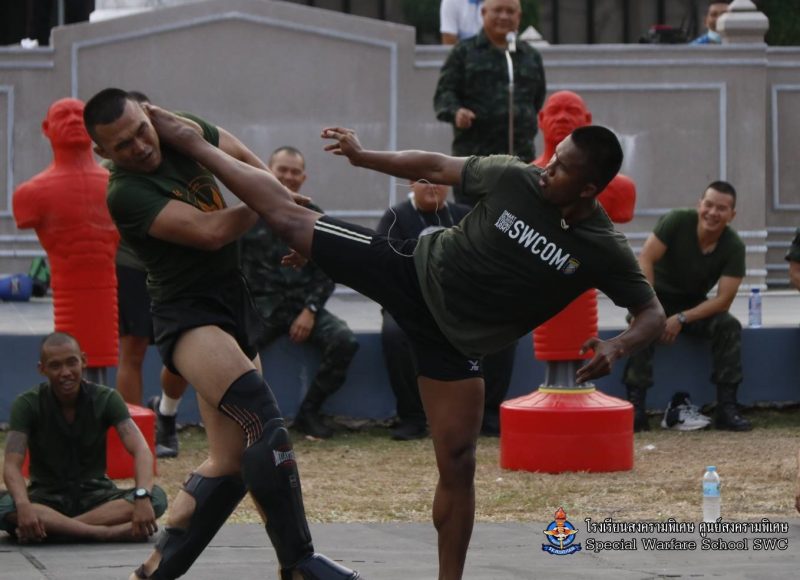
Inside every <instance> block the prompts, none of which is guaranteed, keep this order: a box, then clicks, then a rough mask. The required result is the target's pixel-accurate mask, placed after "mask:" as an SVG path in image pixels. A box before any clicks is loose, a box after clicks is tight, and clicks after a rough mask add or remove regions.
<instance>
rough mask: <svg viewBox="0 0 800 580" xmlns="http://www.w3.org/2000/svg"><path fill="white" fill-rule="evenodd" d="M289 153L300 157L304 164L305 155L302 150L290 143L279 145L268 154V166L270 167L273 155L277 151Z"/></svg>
mask: <svg viewBox="0 0 800 580" xmlns="http://www.w3.org/2000/svg"><path fill="white" fill-rule="evenodd" d="M284 151H285V152H286V153H289V154H291V155H297V156H298V157H299V158H300V159H302V160H303V167H305V165H306V156H305V155H303V152H302V151H300V150H299V149H298V148H297V147H292V146H291V145H281V146H280V147H278V148H277V149H275V151H273V152H272V153H270V154H269V162H268V163H267V165H268V166H270V167H272V160H273V159H275V156H276V155H277V154H278V153H283V152H284Z"/></svg>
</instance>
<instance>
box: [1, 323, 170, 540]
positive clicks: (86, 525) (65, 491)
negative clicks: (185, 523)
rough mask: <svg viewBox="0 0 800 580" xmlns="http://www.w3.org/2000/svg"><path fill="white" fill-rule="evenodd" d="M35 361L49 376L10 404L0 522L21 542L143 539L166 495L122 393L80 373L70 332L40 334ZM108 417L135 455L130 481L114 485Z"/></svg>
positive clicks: (82, 365)
mask: <svg viewBox="0 0 800 580" xmlns="http://www.w3.org/2000/svg"><path fill="white" fill-rule="evenodd" d="M38 366H39V372H40V373H41V374H42V375H43V376H44V377H45V378H46V379H47V381H46V382H44V383H42V384H40V385H39V386H38V387H35V388H33V389H31V390H30V391H27V392H25V393H22V394H21V395H19V396H18V397H17V398H16V399H14V402H13V404H12V405H11V429H10V431H9V433H8V438H7V439H6V450H5V464H4V467H3V479H4V480H5V484H6V487H7V488H8V492H9V493H8V494H2V495H0V529H2V530H5V531H7V532H9V533H12V534H15V535H16V537H17V539H18V540H19V541H20V542H22V543H28V542H42V541H44V540H48V539H50V540H52V539H62V540H63V539H66V540H84V541H85V540H94V541H106V542H110V541H122V540H140V541H144V540H146V539H147V538H148V537H149V536H151V535H152V534H154V533H155V532H156V530H157V529H158V528H157V527H156V519H157V518H158V517H160V516H161V514H163V513H164V510H166V508H167V497H166V495H165V494H164V491H163V490H162V489H161V488H159V487H158V486H154V485H153V454H152V453H150V449H149V448H148V447H147V442H146V441H145V439H144V436H143V435H142V433H141V431H139V428H138V427H137V426H136V423H134V422H133V420H132V419H131V416H130V414H129V413H128V408H127V407H126V406H125V402H124V401H123V400H122V397H120V395H119V393H117V392H116V391H115V390H113V389H110V388H108V387H104V386H101V385H96V384H94V383H90V382H88V381H86V380H84V379H83V371H84V370H85V369H86V355H85V354H84V353H82V352H81V349H80V346H78V341H77V340H75V338H74V337H72V336H71V335H69V334H67V333H64V332H54V333H52V334H49V335H47V336H46V337H45V338H44V340H43V341H42V346H41V352H40V355H39V365H38ZM111 425H113V426H114V428H115V429H116V430H117V433H118V434H119V438H120V441H121V442H122V445H123V446H124V447H125V449H126V450H127V451H128V453H130V454H131V455H132V456H133V461H134V470H135V473H134V479H135V481H136V488H135V489H119V488H117V486H116V485H114V482H112V481H111V480H110V479H109V478H108V476H106V435H107V433H106V432H107V431H108V428H109V427H110V426H111ZM28 450H30V456H31V462H30V476H31V484H30V486H28V487H26V486H25V478H24V477H23V475H22V464H23V462H24V460H25V454H26V452H27V451H28Z"/></svg>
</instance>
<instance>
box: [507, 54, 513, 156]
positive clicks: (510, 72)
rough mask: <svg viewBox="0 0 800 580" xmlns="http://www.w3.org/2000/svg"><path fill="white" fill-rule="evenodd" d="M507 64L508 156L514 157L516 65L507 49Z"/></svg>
mask: <svg viewBox="0 0 800 580" xmlns="http://www.w3.org/2000/svg"><path fill="white" fill-rule="evenodd" d="M506 64H508V154H509V155H514V63H513V62H512V60H511V53H510V52H509V51H508V49H506Z"/></svg>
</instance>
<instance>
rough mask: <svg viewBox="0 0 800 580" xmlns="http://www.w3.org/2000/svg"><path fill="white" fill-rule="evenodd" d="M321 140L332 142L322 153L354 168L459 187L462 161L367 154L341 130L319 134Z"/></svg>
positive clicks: (407, 154) (352, 133)
mask: <svg viewBox="0 0 800 580" xmlns="http://www.w3.org/2000/svg"><path fill="white" fill-rule="evenodd" d="M322 138H323V139H333V140H334V142H333V143H330V144H328V145H326V146H325V151H329V152H331V153H333V154H334V155H342V156H344V157H347V158H348V159H349V160H350V163H352V164H353V165H355V166H356V167H364V168H366V169H372V170H373V171H380V172H381V173H386V174H388V175H394V176H395V177H403V178H405V179H415V180H416V179H427V180H428V181H430V182H431V183H441V184H442V185H459V184H460V183H461V171H462V170H463V169H464V164H465V163H466V161H467V158H466V157H451V156H450V155H444V154H443V153H433V152H430V151H367V150H365V149H364V148H363V147H362V146H361V143H360V142H359V141H358V137H357V136H356V133H355V131H353V130H352V129H345V128H343V127H328V128H326V129H323V130H322Z"/></svg>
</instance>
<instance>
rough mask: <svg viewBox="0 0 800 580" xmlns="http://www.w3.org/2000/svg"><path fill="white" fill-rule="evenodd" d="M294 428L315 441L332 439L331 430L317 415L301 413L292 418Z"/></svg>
mask: <svg viewBox="0 0 800 580" xmlns="http://www.w3.org/2000/svg"><path fill="white" fill-rule="evenodd" d="M294 428H295V429H297V430H298V431H301V432H303V433H305V434H306V435H310V436H311V437H316V438H317V439H330V438H331V437H333V429H331V428H330V427H328V426H327V425H326V424H325V422H324V421H323V420H322V417H320V415H319V414H317V413H311V412H307V413H304V412H302V411H301V412H300V413H298V414H297V417H295V418H294Z"/></svg>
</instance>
